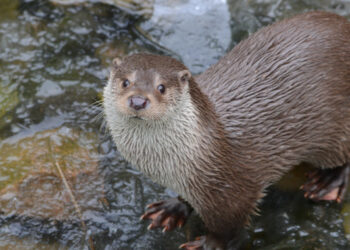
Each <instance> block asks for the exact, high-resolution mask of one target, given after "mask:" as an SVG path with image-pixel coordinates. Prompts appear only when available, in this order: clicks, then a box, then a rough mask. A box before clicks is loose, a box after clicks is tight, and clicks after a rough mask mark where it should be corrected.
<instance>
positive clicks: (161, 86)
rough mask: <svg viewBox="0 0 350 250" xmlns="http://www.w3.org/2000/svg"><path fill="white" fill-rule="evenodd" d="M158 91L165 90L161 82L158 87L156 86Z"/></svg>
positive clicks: (162, 91) (162, 92)
mask: <svg viewBox="0 0 350 250" xmlns="http://www.w3.org/2000/svg"><path fill="white" fill-rule="evenodd" d="M157 89H158V91H159V92H160V93H161V94H164V92H165V86H164V85H163V84H159V85H158V87H157Z"/></svg>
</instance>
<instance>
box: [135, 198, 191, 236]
mask: <svg viewBox="0 0 350 250" xmlns="http://www.w3.org/2000/svg"><path fill="white" fill-rule="evenodd" d="M191 211H192V207H191V206H190V205H189V204H187V203H186V202H185V201H184V200H182V199H181V198H172V199H169V200H164V201H158V202H155V203H152V204H149V205H148V206H147V210H146V212H145V213H144V214H143V215H142V216H141V218H140V219H141V220H144V219H151V220H152V223H151V224H150V225H149V226H148V229H153V228H157V227H162V228H163V232H166V231H170V230H173V229H175V228H176V227H180V228H181V227H182V226H183V225H184V224H185V222H186V220H187V218H188V217H189V215H190V213H191Z"/></svg>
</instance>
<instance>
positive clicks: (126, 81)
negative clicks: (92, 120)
mask: <svg viewBox="0 0 350 250" xmlns="http://www.w3.org/2000/svg"><path fill="white" fill-rule="evenodd" d="M190 79H191V73H190V72H189V71H188V69H187V68H186V67H185V66H184V65H183V64H182V63H180V62H178V61H177V60H175V59H172V58H170V57H166V56H159V55H151V54H134V55H131V56H128V57H126V58H124V59H123V60H121V59H119V58H116V59H114V60H113V68H112V71H111V73H110V78H109V82H108V85H107V86H106V88H105V90H104V99H105V100H104V102H105V108H108V107H106V106H110V105H112V106H114V107H115V108H114V112H117V113H118V114H119V115H122V116H123V117H126V118H130V119H142V120H158V119H164V118H166V117H168V116H169V115H172V113H173V112H176V110H177V107H179V105H181V102H183V101H184V100H186V99H187V100H188V99H189V98H190V97H189V91H188V90H189V82H190Z"/></svg>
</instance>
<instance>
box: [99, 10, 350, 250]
mask: <svg viewBox="0 0 350 250" xmlns="http://www.w3.org/2000/svg"><path fill="white" fill-rule="evenodd" d="M103 95H104V104H103V105H104V112H105V119H106V121H107V125H108V128H109V130H110V133H111V135H112V137H113V139H114V141H115V144H116V145H117V149H118V151H119V152H120V153H121V154H122V155H123V156H124V157H125V159H126V160H128V161H129V162H131V163H132V165H133V166H135V167H136V168H137V169H139V170H140V171H142V172H143V173H144V174H146V175H147V176H149V177H150V178H151V179H152V180H154V181H155V182H157V183H159V184H161V185H164V186H166V187H168V188H170V189H173V190H174V191H176V192H177V193H178V194H179V195H180V196H179V197H178V198H172V199H170V200H166V201H160V202H156V203H153V204H151V205H149V206H148V207H147V210H146V212H145V213H144V214H143V215H142V216H141V219H151V220H152V222H151V224H150V226H149V228H150V229H151V228H156V227H162V228H163V231H168V230H171V229H173V228H176V227H181V226H182V225H183V224H184V223H185V222H186V218H187V217H188V216H189V214H190V213H191V211H192V209H194V210H195V211H196V212H197V213H198V214H199V215H200V217H201V218H202V220H203V221H204V223H205V225H206V227H207V229H208V234H207V235H206V236H202V237H199V238H197V239H196V240H194V241H192V242H189V243H185V244H183V245H181V246H180V247H182V248H185V249H225V248H227V247H228V246H231V247H238V245H236V244H238V241H239V238H240V236H239V235H240V232H241V231H242V229H243V228H245V227H246V226H247V225H248V224H249V220H250V217H251V216H252V215H254V214H255V213H256V211H257V203H258V202H259V201H260V200H261V199H262V198H263V196H264V191H265V189H266V187H268V186H269V185H271V184H273V183H275V182H276V181H278V180H279V179H280V178H281V176H282V175H283V174H285V173H286V172H288V171H289V170H290V169H291V168H292V167H293V166H295V165H298V164H299V163H301V162H308V163H311V164H312V165H313V166H314V167H315V170H314V171H313V172H312V173H310V174H309V175H308V177H309V179H308V181H307V183H306V184H305V185H303V186H302V187H301V188H302V189H303V190H304V192H305V197H306V198H309V199H312V200H316V201H317V200H332V201H337V202H340V201H341V200H342V198H343V197H344V193H345V190H346V187H347V183H348V178H349V172H350V167H349V163H350V23H349V22H348V21H347V20H346V19H345V18H343V17H341V16H338V15H336V14H331V13H326V12H310V13H306V14H301V15H297V16H295V17H292V18H289V19H286V20H282V21H279V22H276V23H274V24H272V25H270V26H267V27H264V28H262V29H260V30H259V31H257V32H256V33H254V34H253V35H251V36H249V37H248V38H247V39H245V40H243V41H242V42H240V43H239V44H238V45H237V46H235V47H234V48H233V49H232V50H231V51H230V52H229V53H228V54H226V55H225V56H224V57H223V58H222V59H220V60H219V61H218V62H217V63H216V64H214V65H212V66H211V67H210V68H209V69H207V70H206V71H205V72H203V73H202V74H200V75H198V76H192V75H191V73H190V71H189V70H188V69H187V68H186V67H185V66H184V65H183V64H182V63H181V62H179V61H177V60H175V59H172V58H170V57H167V56H161V55H151V54H143V53H141V54H134V55H131V56H128V57H126V58H124V59H119V58H116V59H114V61H113V68H112V70H111V73H110V77H109V81H108V84H107V85H106V87H105V88H104V94H103ZM232 242H233V243H232Z"/></svg>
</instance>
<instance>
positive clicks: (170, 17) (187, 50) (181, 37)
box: [136, 0, 231, 73]
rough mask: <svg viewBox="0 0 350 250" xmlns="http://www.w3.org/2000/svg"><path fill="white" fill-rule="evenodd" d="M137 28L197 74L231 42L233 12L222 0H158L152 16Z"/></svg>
mask: <svg viewBox="0 0 350 250" xmlns="http://www.w3.org/2000/svg"><path fill="white" fill-rule="evenodd" d="M136 28H137V29H138V31H139V32H140V34H142V35H143V36H145V37H146V38H147V39H149V40H151V41H153V42H155V43H158V44H159V45H160V46H163V47H165V48H167V49H169V50H170V51H172V52H173V55H175V56H177V57H178V58H180V59H181V60H182V61H183V62H184V64H185V65H186V66H188V67H189V68H190V69H191V70H192V72H194V73H199V72H202V71H204V69H205V68H207V67H208V66H209V65H211V64H213V63H214V62H216V61H217V60H218V58H220V57H221V56H222V55H223V54H224V53H225V52H226V50H228V49H229V46H230V42H231V30H230V14H229V11H228V6H227V4H226V3H225V1H221V0H214V1H212V0H205V1H201V0H189V1H180V0H176V1H173V0H155V5H154V11H153V14H152V17H151V18H150V19H149V20H146V21H142V22H140V23H139V24H138V25H137V26H136Z"/></svg>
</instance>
